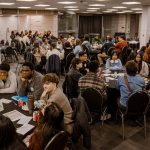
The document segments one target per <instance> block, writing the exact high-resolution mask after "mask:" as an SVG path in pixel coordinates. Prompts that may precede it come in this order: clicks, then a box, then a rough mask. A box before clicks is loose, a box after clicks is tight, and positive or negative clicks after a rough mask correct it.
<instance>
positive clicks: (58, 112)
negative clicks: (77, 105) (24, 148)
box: [29, 102, 64, 150]
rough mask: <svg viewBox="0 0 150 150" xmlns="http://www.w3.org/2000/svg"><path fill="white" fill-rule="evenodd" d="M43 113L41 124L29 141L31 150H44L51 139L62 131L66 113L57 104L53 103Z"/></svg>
mask: <svg viewBox="0 0 150 150" xmlns="http://www.w3.org/2000/svg"><path fill="white" fill-rule="evenodd" d="M42 112H43V114H42V115H41V116H42V118H41V119H40V120H41V122H40V124H39V126H38V127H37V129H35V131H34V132H33V134H32V136H31V138H30V139H29V150H44V148H45V146H46V145H47V143H48V142H49V141H50V139H51V138H52V137H53V136H55V135H56V134H57V133H58V132H59V131H61V130H62V125H63V119H64V113H63V111H62V109H61V108H60V107H59V106H58V105H57V104H56V103H54V102H52V103H51V104H50V105H48V106H47V107H45V108H44V109H43V110H42ZM58 144H59V143H58Z"/></svg>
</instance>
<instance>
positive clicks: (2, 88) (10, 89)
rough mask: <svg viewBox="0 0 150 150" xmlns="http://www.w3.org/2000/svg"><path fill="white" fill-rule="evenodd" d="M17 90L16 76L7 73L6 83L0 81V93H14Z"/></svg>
mask: <svg viewBox="0 0 150 150" xmlns="http://www.w3.org/2000/svg"><path fill="white" fill-rule="evenodd" d="M16 89H17V79H16V75H15V74H14V73H13V72H11V71H9V72H8V77H7V80H6V82H5V83H4V82H3V81H2V80H0V93H15V92H16Z"/></svg>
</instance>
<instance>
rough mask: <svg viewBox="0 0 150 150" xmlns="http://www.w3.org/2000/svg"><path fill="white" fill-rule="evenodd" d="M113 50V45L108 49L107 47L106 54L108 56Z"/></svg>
mask: <svg viewBox="0 0 150 150" xmlns="http://www.w3.org/2000/svg"><path fill="white" fill-rule="evenodd" d="M114 50H115V47H110V48H109V49H108V51H107V55H108V56H111V53H112V51H114Z"/></svg>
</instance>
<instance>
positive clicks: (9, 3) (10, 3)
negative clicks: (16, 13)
mask: <svg viewBox="0 0 150 150" xmlns="http://www.w3.org/2000/svg"><path fill="white" fill-rule="evenodd" d="M14 4H15V3H0V5H14Z"/></svg>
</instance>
